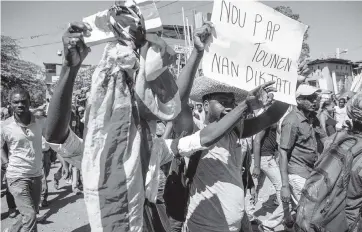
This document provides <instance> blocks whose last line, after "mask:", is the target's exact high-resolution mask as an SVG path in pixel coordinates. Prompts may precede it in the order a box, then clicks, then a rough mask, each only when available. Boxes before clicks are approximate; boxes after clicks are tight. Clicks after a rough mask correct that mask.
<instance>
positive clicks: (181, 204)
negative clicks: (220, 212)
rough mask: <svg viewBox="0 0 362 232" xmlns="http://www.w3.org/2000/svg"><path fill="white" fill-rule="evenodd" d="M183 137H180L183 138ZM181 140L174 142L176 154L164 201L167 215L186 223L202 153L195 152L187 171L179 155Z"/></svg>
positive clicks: (173, 148)
mask: <svg viewBox="0 0 362 232" xmlns="http://www.w3.org/2000/svg"><path fill="white" fill-rule="evenodd" d="M181 137H182V136H180V138H181ZM180 138H178V139H175V140H173V142H172V144H171V149H172V151H173V153H174V154H175V158H174V159H173V160H172V163H171V167H170V174H169V175H168V177H167V179H166V184H165V189H164V193H163V199H164V201H165V205H166V212H167V215H168V216H170V217H171V218H173V219H175V220H177V221H180V222H184V221H185V220H186V213H187V207H188V201H189V189H190V186H191V183H192V180H193V177H194V176H195V173H196V168H197V165H198V163H199V160H200V158H201V154H202V151H197V152H195V153H194V154H193V155H192V156H191V157H190V161H189V165H188V168H187V171H185V169H186V168H185V166H186V164H185V160H184V158H183V157H181V156H180V155H179V154H178V151H177V149H176V148H177V146H178V142H179V140H180Z"/></svg>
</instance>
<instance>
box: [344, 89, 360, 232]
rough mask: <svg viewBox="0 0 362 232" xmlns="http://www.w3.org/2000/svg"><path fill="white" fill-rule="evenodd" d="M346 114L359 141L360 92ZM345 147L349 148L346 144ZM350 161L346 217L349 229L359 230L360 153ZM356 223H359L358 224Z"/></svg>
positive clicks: (349, 103) (348, 106)
mask: <svg viewBox="0 0 362 232" xmlns="http://www.w3.org/2000/svg"><path fill="white" fill-rule="evenodd" d="M347 114H348V116H349V118H351V120H352V124H353V127H352V130H351V133H353V135H354V136H355V137H357V138H358V141H359V143H361V141H362V93H358V94H356V95H354V96H353V97H352V98H351V99H350V101H349V102H348V104H347ZM347 147H348V148H349V146H348V145H347ZM348 148H347V149H348ZM352 163H353V164H352V172H351V177H350V182H349V185H348V191H347V201H346V218H347V226H348V228H349V231H352V232H359V231H361V229H362V154H359V155H358V156H356V157H355V158H354V160H353V162H352ZM358 223H359V224H360V225H359V226H358ZM353 227H355V228H353ZM353 229H354V230H353Z"/></svg>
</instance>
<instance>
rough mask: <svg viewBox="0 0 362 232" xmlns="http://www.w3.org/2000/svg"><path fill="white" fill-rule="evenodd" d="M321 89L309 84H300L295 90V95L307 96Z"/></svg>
mask: <svg viewBox="0 0 362 232" xmlns="http://www.w3.org/2000/svg"><path fill="white" fill-rule="evenodd" d="M321 92H322V90H321V89H318V88H316V87H314V86H310V85H306V84H301V85H300V86H299V87H298V89H297V91H296V92H295V97H296V98H298V97H300V96H309V95H312V94H314V93H321Z"/></svg>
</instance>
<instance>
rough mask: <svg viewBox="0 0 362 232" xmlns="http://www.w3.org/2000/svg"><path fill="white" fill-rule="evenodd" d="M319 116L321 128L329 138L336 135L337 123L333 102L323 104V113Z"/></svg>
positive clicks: (328, 101)
mask: <svg viewBox="0 0 362 232" xmlns="http://www.w3.org/2000/svg"><path fill="white" fill-rule="evenodd" d="M318 116H319V117H318V118H319V121H320V123H321V127H322V128H323V130H324V131H325V132H326V133H327V136H330V135H332V134H334V133H336V124H337V121H336V120H335V111H334V104H333V102H332V101H331V100H327V101H324V102H323V103H322V107H321V112H320V113H319V115H318Z"/></svg>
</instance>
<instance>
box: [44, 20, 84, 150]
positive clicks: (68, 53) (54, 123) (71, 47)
mask: <svg viewBox="0 0 362 232" xmlns="http://www.w3.org/2000/svg"><path fill="white" fill-rule="evenodd" d="M88 30H91V28H90V27H89V26H88V25H86V24H84V23H72V24H71V25H70V27H69V28H68V30H67V31H66V33H65V34H64V36H63V46H64V61H63V66H62V70H61V73H60V76H59V82H58V84H57V86H56V88H55V90H54V93H53V96H52V99H51V101H50V104H49V108H48V117H47V122H46V128H47V129H46V132H45V135H44V138H45V139H46V140H47V141H48V142H51V143H59V144H61V143H63V142H64V141H65V140H66V138H67V136H68V134H69V128H68V126H69V122H70V116H71V115H70V113H71V106H72V94H73V86H74V81H75V78H76V76H77V73H78V71H79V68H80V66H81V64H82V62H83V60H84V59H85V57H86V56H87V54H88V52H89V48H87V47H86V46H85V44H84V43H83V40H82V37H83V33H86V32H87V31H88Z"/></svg>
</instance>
